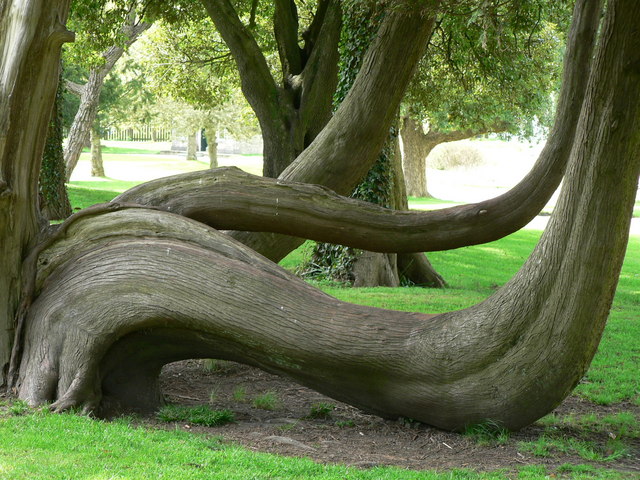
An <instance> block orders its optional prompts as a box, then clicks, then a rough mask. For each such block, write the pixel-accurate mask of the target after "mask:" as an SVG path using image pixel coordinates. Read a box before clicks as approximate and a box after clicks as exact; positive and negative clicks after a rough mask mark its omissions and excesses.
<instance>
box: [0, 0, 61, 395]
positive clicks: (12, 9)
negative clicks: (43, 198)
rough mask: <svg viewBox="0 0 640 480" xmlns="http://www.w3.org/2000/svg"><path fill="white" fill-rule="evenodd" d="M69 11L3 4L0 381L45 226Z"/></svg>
mask: <svg viewBox="0 0 640 480" xmlns="http://www.w3.org/2000/svg"><path fill="white" fill-rule="evenodd" d="M68 9H69V1H68V0H47V1H43V0H33V1H30V2H21V1H8V2H2V3H1V4H0V44H1V45H3V46H4V47H5V48H4V54H3V56H0V78H2V81H0V265H2V267H1V268H0V332H1V333H0V372H2V377H0V384H4V383H5V381H6V371H7V370H6V369H7V366H8V363H9V357H10V351H11V347H12V343H13V334H14V332H15V317H16V312H17V310H18V309H19V303H20V294H21V286H22V280H23V277H22V260H23V254H24V252H26V251H28V248H29V246H30V245H31V244H32V243H33V242H34V240H35V238H36V236H37V235H38V231H39V229H40V228H41V227H42V223H41V221H42V218H41V217H40V213H39V209H38V177H39V169H40V161H41V158H42V153H43V150H44V143H45V138H46V136H47V131H48V128H49V121H50V119H51V110H52V106H53V103H54V98H55V92H56V85H57V83H58V77H59V74H60V47H61V45H62V43H63V42H68V41H72V40H73V34H72V33H70V32H68V31H67V30H66V29H65V28H64V26H63V24H64V22H65V19H66V17H67V12H68ZM60 22H62V24H61V23H60ZM34 99H35V101H34Z"/></svg>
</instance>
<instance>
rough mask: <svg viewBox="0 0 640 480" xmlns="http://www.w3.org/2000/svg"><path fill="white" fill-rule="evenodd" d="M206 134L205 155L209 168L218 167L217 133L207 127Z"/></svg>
mask: <svg viewBox="0 0 640 480" xmlns="http://www.w3.org/2000/svg"><path fill="white" fill-rule="evenodd" d="M206 132H207V154H208V155H209V168H217V167H218V132H217V129H216V128H215V127H212V126H209V127H208V128H207V129H206Z"/></svg>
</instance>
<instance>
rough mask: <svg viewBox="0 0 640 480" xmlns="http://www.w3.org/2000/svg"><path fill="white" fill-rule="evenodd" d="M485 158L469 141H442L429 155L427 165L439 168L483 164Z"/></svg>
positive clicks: (445, 168) (447, 168) (446, 168)
mask: <svg viewBox="0 0 640 480" xmlns="http://www.w3.org/2000/svg"><path fill="white" fill-rule="evenodd" d="M483 162H484V158H483V156H482V153H481V152H480V150H478V149H477V148H476V147H474V146H473V145H470V144H469V143H467V142H449V143H442V144H440V145H438V146H437V147H435V148H434V149H433V150H432V151H431V153H430V154H429V156H428V157H427V165H428V166H429V167H431V168H435V169H437V170H449V169H451V168H458V167H475V166H477V165H481V164H482V163H483Z"/></svg>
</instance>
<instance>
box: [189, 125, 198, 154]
mask: <svg viewBox="0 0 640 480" xmlns="http://www.w3.org/2000/svg"><path fill="white" fill-rule="evenodd" d="M197 151H198V139H197V132H192V133H189V134H188V135H187V160H189V161H195V160H197V159H198V156H197Z"/></svg>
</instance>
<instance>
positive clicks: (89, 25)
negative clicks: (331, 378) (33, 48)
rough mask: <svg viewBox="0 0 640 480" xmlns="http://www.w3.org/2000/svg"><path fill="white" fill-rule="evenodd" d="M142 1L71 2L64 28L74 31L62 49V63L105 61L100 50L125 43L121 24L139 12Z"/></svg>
mask: <svg viewBox="0 0 640 480" xmlns="http://www.w3.org/2000/svg"><path fill="white" fill-rule="evenodd" d="M144 3H145V2H138V1H136V0H133V1H127V2H111V1H108V0H74V1H73V2H71V10H70V12H69V20H68V21H67V28H68V29H69V30H72V31H74V32H75V34H76V39H75V42H73V43H72V44H70V45H69V46H68V47H67V48H66V62H67V63H68V64H71V65H77V66H79V67H82V68H86V69H91V68H95V67H100V66H102V65H103V64H104V62H105V59H104V56H103V52H104V51H106V50H107V49H108V48H109V47H111V46H114V45H124V44H125V43H126V40H127V38H126V34H125V32H124V31H123V30H122V26H123V25H124V24H125V23H126V22H127V19H128V18H129V16H130V15H132V14H133V15H136V13H137V12H139V13H142V12H143V10H144ZM136 11H137V12H136Z"/></svg>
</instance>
